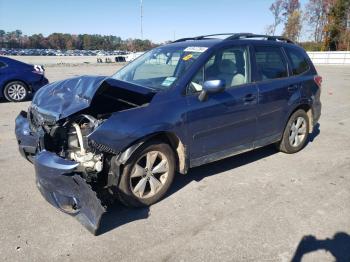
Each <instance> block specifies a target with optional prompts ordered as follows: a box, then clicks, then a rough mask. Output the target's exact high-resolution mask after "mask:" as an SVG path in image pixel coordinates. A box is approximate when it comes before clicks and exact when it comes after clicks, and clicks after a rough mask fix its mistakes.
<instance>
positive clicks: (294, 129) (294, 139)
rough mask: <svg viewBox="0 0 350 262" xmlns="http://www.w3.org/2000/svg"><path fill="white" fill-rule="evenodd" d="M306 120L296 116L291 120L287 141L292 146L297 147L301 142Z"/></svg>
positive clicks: (303, 136)
mask: <svg viewBox="0 0 350 262" xmlns="http://www.w3.org/2000/svg"><path fill="white" fill-rule="evenodd" d="M306 126H307V125H306V120H305V119H304V118H303V117H298V118H297V119H295V121H294V122H293V124H292V126H291V128H290V132H289V143H290V145H291V146H293V147H298V146H299V145H300V144H301V143H303V141H304V139H305V137H306V132H307V130H306Z"/></svg>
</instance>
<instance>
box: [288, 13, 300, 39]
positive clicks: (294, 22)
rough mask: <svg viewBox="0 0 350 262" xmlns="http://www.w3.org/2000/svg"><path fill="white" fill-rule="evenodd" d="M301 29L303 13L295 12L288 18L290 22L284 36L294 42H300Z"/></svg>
mask: <svg viewBox="0 0 350 262" xmlns="http://www.w3.org/2000/svg"><path fill="white" fill-rule="evenodd" d="M301 27H302V25H301V12H300V10H295V11H294V12H293V13H292V14H291V15H289V17H288V20H287V22H286V24H285V27H284V32H283V35H284V36H286V37H287V38H289V39H291V40H293V41H298V40H299V35H300V31H301Z"/></svg>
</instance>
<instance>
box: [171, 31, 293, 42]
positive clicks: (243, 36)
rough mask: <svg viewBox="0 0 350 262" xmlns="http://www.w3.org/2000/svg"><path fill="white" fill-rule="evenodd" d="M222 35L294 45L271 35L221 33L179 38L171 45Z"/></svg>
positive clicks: (228, 38) (281, 37) (230, 38)
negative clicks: (263, 39)
mask: <svg viewBox="0 0 350 262" xmlns="http://www.w3.org/2000/svg"><path fill="white" fill-rule="evenodd" d="M222 35H229V37H227V38H225V39H224V40H239V39H247V38H265V39H266V40H270V41H284V42H287V43H290V44H294V42H293V41H292V40H290V39H288V38H285V37H283V36H272V35H257V34H252V33H221V34H211V35H201V36H195V37H186V38H180V39H178V40H175V41H174V42H173V43H177V42H183V41H188V40H203V39H206V38H209V37H212V36H222Z"/></svg>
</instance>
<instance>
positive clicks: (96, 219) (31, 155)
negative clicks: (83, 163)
mask: <svg viewBox="0 0 350 262" xmlns="http://www.w3.org/2000/svg"><path fill="white" fill-rule="evenodd" d="M15 132H16V137H17V141H18V146H19V151H20V153H21V155H22V156H23V157H24V158H26V159H27V160H29V161H30V162H32V163H34V166H35V174H36V184H37V187H38V188H39V190H40V192H41V194H42V195H43V197H44V198H45V199H46V200H47V201H48V202H49V203H50V204H51V205H53V206H54V207H56V208H58V209H60V210H61V211H63V212H65V213H67V214H69V215H71V216H74V217H75V218H76V219H78V220H79V221H80V223H82V224H83V225H84V226H85V227H86V228H87V229H88V230H89V231H90V232H91V233H93V234H96V233H97V230H98V228H99V225H100V221H101V217H102V215H103V213H105V211H106V210H105V208H104V207H103V206H102V204H101V202H100V199H99V198H98V197H97V196H96V193H95V191H93V190H92V189H91V187H90V185H89V184H87V183H86V181H85V180H84V179H83V178H82V177H81V176H80V175H79V174H77V173H76V172H75V169H76V167H77V166H78V163H77V162H74V161H70V160H66V159H63V158H61V157H59V156H58V155H56V154H55V153H52V152H48V151H46V150H39V143H40V139H41V135H40V134H39V133H40V132H37V133H33V132H31V130H30V128H29V123H28V120H27V118H26V113H25V112H21V113H20V114H19V116H18V117H17V118H16V130H15Z"/></svg>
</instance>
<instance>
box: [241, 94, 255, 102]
mask: <svg viewBox="0 0 350 262" xmlns="http://www.w3.org/2000/svg"><path fill="white" fill-rule="evenodd" d="M255 99H256V95H254V94H248V95H246V96H245V97H244V99H243V100H244V102H252V101H254V100H255Z"/></svg>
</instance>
